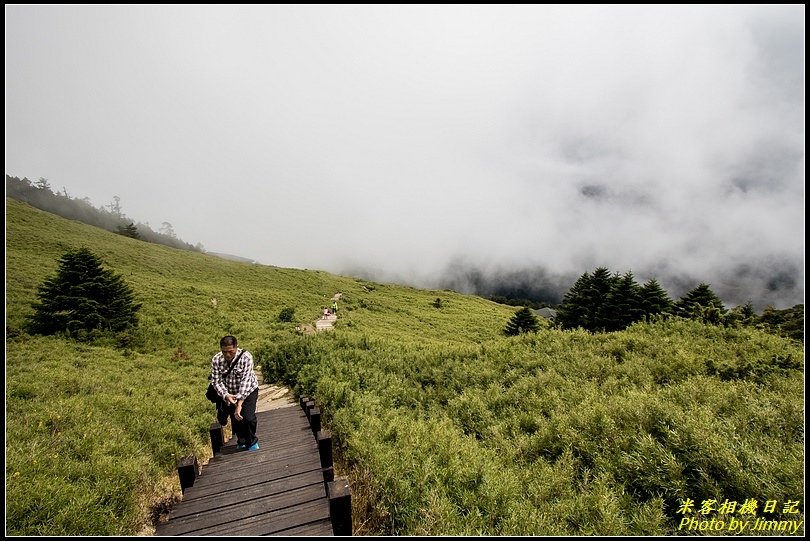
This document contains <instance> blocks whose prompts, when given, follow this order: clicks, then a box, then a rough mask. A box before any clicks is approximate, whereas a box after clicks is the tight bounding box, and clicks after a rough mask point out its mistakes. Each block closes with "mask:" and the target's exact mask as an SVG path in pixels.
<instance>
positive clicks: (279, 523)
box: [194, 500, 329, 535]
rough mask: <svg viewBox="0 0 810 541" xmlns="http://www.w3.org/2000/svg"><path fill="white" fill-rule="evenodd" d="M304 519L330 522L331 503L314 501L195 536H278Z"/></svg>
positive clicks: (202, 531)
mask: <svg viewBox="0 0 810 541" xmlns="http://www.w3.org/2000/svg"><path fill="white" fill-rule="evenodd" d="M302 517H304V518H305V520H306V521H307V522H318V521H322V520H328V517H329V503H328V502H327V501H326V500H313V501H310V502H307V503H305V504H303V505H301V506H298V507H296V508H287V509H279V510H275V511H271V512H269V513H266V515H265V516H261V517H251V518H248V519H244V520H237V521H235V522H233V523H229V524H224V525H222V526H218V527H214V528H210V529H204V530H198V531H197V532H195V534H194V535H276V534H279V533H281V532H283V531H284V530H288V529H290V528H293V527H295V526H298V525H300V524H301V522H302Z"/></svg>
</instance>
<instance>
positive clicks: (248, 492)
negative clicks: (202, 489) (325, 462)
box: [169, 471, 323, 520]
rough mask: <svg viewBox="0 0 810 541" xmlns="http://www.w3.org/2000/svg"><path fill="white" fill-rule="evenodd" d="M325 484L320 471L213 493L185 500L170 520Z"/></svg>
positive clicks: (170, 516)
mask: <svg viewBox="0 0 810 541" xmlns="http://www.w3.org/2000/svg"><path fill="white" fill-rule="evenodd" d="M318 483H320V484H323V474H322V473H321V472H320V471H309V472H304V473H300V474H298V475H291V476H288V477H283V478H281V479H274V480H272V481H268V482H265V483H261V484H255V485H251V486H243V487H240V488H239V489H236V490H228V491H227V492H224V493H223V492H212V493H210V494H208V495H206V496H204V497H198V498H195V499H193V500H188V501H187V500H185V499H184V500H183V503H184V505H181V506H177V507H176V508H175V509H173V510H172V512H171V513H170V514H169V519H170V520H173V519H175V518H178V517H182V516H186V515H191V514H194V513H200V512H203V511H206V510H208V509H211V508H220V507H227V506H229V505H238V504H240V503H243V502H246V501H249V500H255V499H259V498H262V497H264V496H272V495H274V494H281V493H283V492H290V491H292V490H295V489H299V488H303V487H307V486H311V485H317V484H318Z"/></svg>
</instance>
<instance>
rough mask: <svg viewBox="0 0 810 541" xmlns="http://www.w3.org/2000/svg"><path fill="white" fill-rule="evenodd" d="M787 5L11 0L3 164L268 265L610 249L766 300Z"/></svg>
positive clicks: (797, 137) (791, 51) (588, 258)
mask: <svg viewBox="0 0 810 541" xmlns="http://www.w3.org/2000/svg"><path fill="white" fill-rule="evenodd" d="M804 16H805V9H804V5H790V6H742V7H740V6H737V7H734V6H714V7H705V6H692V7H673V6H670V7H635V6H622V7H595V6H591V7H572V6H556V7H555V6H551V7H547V6H507V7H501V6H442V7H436V6H395V7H389V6H376V7H375V6H370V7H369V6H289V5H287V6H263V7H258V6H257V7H253V6H237V7H226V6H196V7H195V6H191V7H184V6H169V7H166V6H98V5H95V6H93V5H88V6H55V5H50V6H34V5H27V6H21V5H18V6H6V7H5V40H6V43H5V48H6V56H5V58H6V63H5V68H6V72H5V81H6V94H5V97H6V102H5V114H6V126H5V127H6V133H5V135H6V148H5V172H6V173H7V174H9V175H12V176H18V177H23V176H27V177H28V178H30V179H32V180H36V179H38V178H40V177H44V178H46V179H48V181H49V182H50V184H51V186H52V187H53V188H54V190H59V191H61V189H62V188H63V187H64V188H66V189H67V192H68V194H69V195H70V196H71V197H79V198H81V197H88V198H90V200H91V202H92V203H93V204H94V205H95V206H101V205H104V204H108V203H110V202H111V201H112V199H113V196H118V197H120V203H121V206H122V210H123V212H124V213H125V214H126V215H127V216H129V217H131V218H133V219H135V220H137V221H141V222H148V223H149V224H150V226H151V227H152V228H153V229H155V230H158V229H159V228H160V225H161V224H162V223H163V222H164V221H168V222H170V223H171V224H172V226H173V228H174V231H175V233H176V234H177V236H178V237H180V238H181V239H182V240H184V241H186V242H188V243H190V244H196V243H202V244H203V245H204V246H205V248H206V249H207V250H209V251H215V252H226V253H230V254H236V255H240V256H243V257H248V258H251V259H254V260H256V261H257V262H259V263H263V264H269V265H277V266H283V267H298V268H310V269H323V270H327V271H332V272H346V273H349V272H355V271H356V272H360V271H364V272H366V273H367V274H372V273H373V274H374V275H375V276H377V277H379V278H380V279H391V280H401V281H406V280H407V281H409V282H410V283H413V284H416V285H428V286H430V285H432V284H433V283H434V282H435V280H437V277H438V276H440V275H442V273H443V272H444V271H445V269H446V267H447V266H448V265H449V264H450V263H451V262H456V263H458V262H459V261H463V262H464V263H465V264H468V265H474V266H477V267H480V268H482V269H484V270H488V271H492V272H495V271H496V270H498V269H500V270H503V269H522V268H542V269H545V270H546V271H547V272H549V273H551V274H554V275H569V274H573V275H575V276H578V275H580V274H582V273H583V272H590V271H592V270H593V269H594V268H595V267H596V266H606V267H608V268H609V269H610V270H611V271H616V272H621V273H624V272H626V271H633V272H634V273H635V274H636V277H637V279H639V280H643V279H646V278H649V277H652V276H657V277H658V278H659V281H661V282H662V284H664V285H665V287H670V288H671V287H673V286H674V285H680V286H681V287H689V288H691V287H694V286H695V285H697V282H694V283H689V282H690V280H692V279H695V280H698V281H703V282H708V283H710V284H711V285H712V287H713V289H714V290H715V291H717V292H718V293H719V294H721V296H723V297H724V299H725V300H728V301H731V302H732V303H733V301H735V300H737V301H739V302H744V301H745V300H746V299H749V298H750V299H754V300H755V301H756V302H757V303H758V304H760V305H761V304H763V303H765V302H766V301H770V303H771V304H774V305H777V306H778V307H787V306H790V305H792V304H795V303H798V302H803V299H804V243H805V239H804V173H805V168H804V167H805V166H804V164H805V159H804V148H805V147H804V145H805V141H804V116H805V110H804V65H805V60H804V48H805V44H804V35H805V29H804ZM569 285H570V284H569ZM670 292H671V293H676V292H673V291H670ZM677 293H681V292H677ZM749 293H750V294H749Z"/></svg>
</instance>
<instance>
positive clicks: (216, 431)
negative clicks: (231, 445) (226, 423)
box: [209, 423, 225, 455]
mask: <svg viewBox="0 0 810 541" xmlns="http://www.w3.org/2000/svg"><path fill="white" fill-rule="evenodd" d="M209 432H210V434H211V450H212V451H213V452H214V454H215V455H216V454H217V453H218V452H219V450H220V449H222V445H223V444H224V443H225V436H224V434H223V433H222V425H221V424H219V423H212V424H211V430H210V431H209Z"/></svg>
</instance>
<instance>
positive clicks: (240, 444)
mask: <svg viewBox="0 0 810 541" xmlns="http://www.w3.org/2000/svg"><path fill="white" fill-rule="evenodd" d="M236 448H237V449H244V448H245V444H244V443H241V442H239V443H237V444H236Z"/></svg>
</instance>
